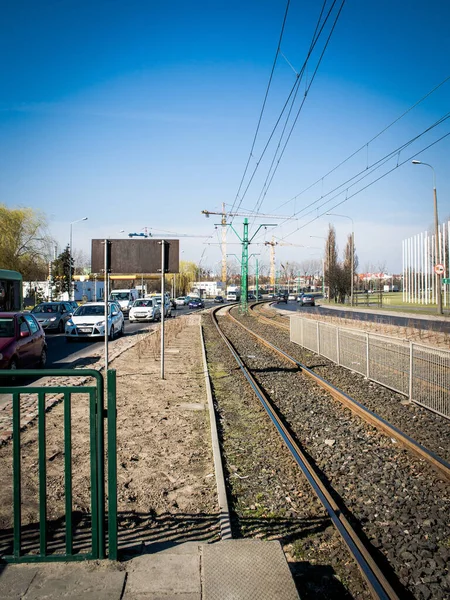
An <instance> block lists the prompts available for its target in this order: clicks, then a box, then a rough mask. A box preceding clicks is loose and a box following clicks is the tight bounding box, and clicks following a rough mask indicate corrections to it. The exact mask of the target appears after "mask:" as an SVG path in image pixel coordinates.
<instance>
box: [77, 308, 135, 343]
mask: <svg viewBox="0 0 450 600" xmlns="http://www.w3.org/2000/svg"><path fill="white" fill-rule="evenodd" d="M124 333H125V317H124V316H123V312H122V311H121V310H120V306H119V305H118V304H117V303H116V302H109V303H108V337H109V339H110V340H113V339H114V338H115V337H116V336H119V335H123V334H124ZM104 337H105V303H104V302H87V303H86V304H82V305H81V306H79V307H78V308H77V310H76V311H75V312H74V314H73V315H72V317H71V318H70V319H69V320H68V321H67V323H66V342H73V341H74V340H79V339H91V338H104Z"/></svg>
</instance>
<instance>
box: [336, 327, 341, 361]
mask: <svg viewBox="0 0 450 600" xmlns="http://www.w3.org/2000/svg"><path fill="white" fill-rule="evenodd" d="M339 341H340V340H339V327H336V355H337V364H338V366H339V365H340V364H341V349H340V345H339Z"/></svg>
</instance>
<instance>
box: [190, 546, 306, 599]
mask: <svg viewBox="0 0 450 600" xmlns="http://www.w3.org/2000/svg"><path fill="white" fill-rule="evenodd" d="M202 548H203V581H204V586H203V589H204V594H203V600H229V599H230V598H239V600H255V599H258V600H274V598H276V599H277V600H299V596H298V593H297V589H296V587H295V583H294V580H293V578H292V575H291V572H290V570H289V567H288V564H287V562H286V558H285V556H284V554H283V550H282V548H281V545H280V543H279V542H277V541H269V542H267V541H261V540H226V541H223V542H218V543H217V544H205V545H204V546H203V547H202Z"/></svg>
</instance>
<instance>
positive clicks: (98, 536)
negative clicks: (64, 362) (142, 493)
mask: <svg viewBox="0 0 450 600" xmlns="http://www.w3.org/2000/svg"><path fill="white" fill-rule="evenodd" d="M48 376H51V377H52V378H55V377H77V378H80V377H83V378H93V379H94V383H93V385H83V386H76V385H74V386H67V385H64V386H55V385H52V386H45V387H44V386H37V385H29V386H21V385H18V383H17V382H18V380H19V379H23V378H41V377H48ZM10 377H11V371H0V394H10V395H11V396H12V466H13V481H12V482H11V483H12V490H13V493H12V497H13V511H12V520H13V528H12V529H13V537H12V554H11V553H10V554H4V555H2V554H1V553H0V562H38V561H72V560H86V559H97V558H105V557H106V556H108V557H109V558H110V559H112V560H117V457H116V422H117V421H116V372H115V371H114V370H108V371H107V390H108V393H107V408H106V411H105V409H104V381H103V376H102V375H101V374H100V373H99V372H98V371H95V370H93V369H77V370H73V369H61V370H59V369H58V370H54V369H53V370H41V369H40V370H34V369H30V370H18V371H14V379H15V383H14V385H11V384H9V385H2V384H3V382H4V381H5V378H10ZM24 394H26V395H27V396H28V395H30V394H34V395H36V396H37V427H38V466H39V488H38V498H37V500H38V502H39V548H33V551H32V553H25V552H24V549H23V544H22V533H23V524H22V489H21V487H22V486H21V481H22V472H21V468H22V464H21V463H22V461H21V453H22V451H23V449H22V448H21V426H20V402H21V395H24ZM54 394H61V395H62V396H63V399H62V402H63V426H64V494H65V534H64V537H65V547H64V551H57V552H49V550H48V530H49V522H48V518H47V514H48V506H47V500H48V498H47V439H46V408H45V402H46V396H49V395H54ZM78 394H87V395H88V398H89V461H90V490H91V497H90V504H91V506H90V509H91V531H90V538H91V543H90V546H91V549H90V552H81V551H80V552H75V551H74V523H73V506H72V505H73V482H72V450H73V439H72V438H73V436H72V404H73V402H74V401H76V400H75V398H74V396H76V395H78ZM105 419H106V422H107V429H108V444H107V457H106V459H107V463H108V515H107V522H108V526H107V533H108V535H107V534H106V531H105V521H106V515H105V428H104V423H105ZM106 547H107V548H106Z"/></svg>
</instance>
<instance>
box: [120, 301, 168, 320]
mask: <svg viewBox="0 0 450 600" xmlns="http://www.w3.org/2000/svg"><path fill="white" fill-rule="evenodd" d="M128 318H129V320H130V323H135V322H136V321H157V320H158V319H160V318H161V309H160V305H159V304H158V303H157V302H156V301H155V300H153V298H139V299H138V300H135V301H134V302H133V304H132V306H131V308H130V312H129V317H128Z"/></svg>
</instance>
